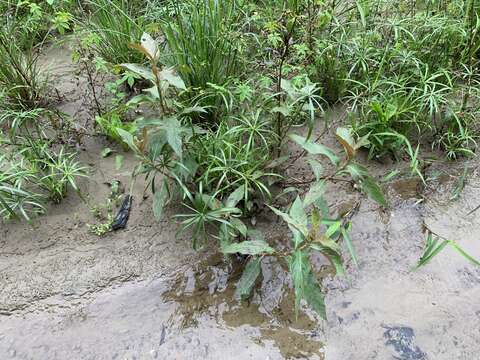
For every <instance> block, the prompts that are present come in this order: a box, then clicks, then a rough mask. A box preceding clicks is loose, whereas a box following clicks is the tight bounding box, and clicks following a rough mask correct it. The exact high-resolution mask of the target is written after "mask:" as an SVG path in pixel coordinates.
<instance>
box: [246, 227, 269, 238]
mask: <svg viewBox="0 0 480 360" xmlns="http://www.w3.org/2000/svg"><path fill="white" fill-rule="evenodd" d="M247 237H248V239H249V240H257V241H265V235H264V234H263V233H262V232H261V231H260V230H257V229H248V230H247Z"/></svg>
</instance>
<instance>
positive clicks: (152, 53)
mask: <svg viewBox="0 0 480 360" xmlns="http://www.w3.org/2000/svg"><path fill="white" fill-rule="evenodd" d="M129 46H130V47H131V48H132V49H136V50H138V51H140V52H141V53H142V54H144V55H145V56H146V57H147V58H148V59H149V60H150V61H152V62H156V61H157V60H158V58H159V56H160V52H159V50H158V46H157V42H156V41H155V40H154V39H153V38H152V37H151V36H150V34H148V33H143V34H142V38H141V39H140V44H130V45H129Z"/></svg>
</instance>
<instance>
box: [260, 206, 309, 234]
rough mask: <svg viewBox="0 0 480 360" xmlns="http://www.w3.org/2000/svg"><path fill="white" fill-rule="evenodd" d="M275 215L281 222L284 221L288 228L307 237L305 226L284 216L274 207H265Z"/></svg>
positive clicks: (288, 216)
mask: <svg viewBox="0 0 480 360" xmlns="http://www.w3.org/2000/svg"><path fill="white" fill-rule="evenodd" d="M267 206H268V207H269V208H270V209H271V210H272V211H273V212H274V213H275V214H276V215H278V216H280V217H281V218H282V219H283V221H285V222H286V223H287V224H288V227H289V228H290V230H291V229H294V230H298V231H299V232H300V233H302V234H303V235H304V236H305V237H306V236H308V228H307V226H306V225H304V224H301V223H299V222H297V221H295V220H294V219H293V218H292V217H291V216H290V215H288V214H285V213H284V212H282V211H280V210H278V209H275V208H274V207H271V206H269V205H267Z"/></svg>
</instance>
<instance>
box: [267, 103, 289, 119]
mask: <svg viewBox="0 0 480 360" xmlns="http://www.w3.org/2000/svg"><path fill="white" fill-rule="evenodd" d="M271 112H272V113H280V114H282V115H283V116H285V117H287V116H288V115H290V108H289V107H288V106H285V105H283V106H275V107H274V108H273V109H272V110H271Z"/></svg>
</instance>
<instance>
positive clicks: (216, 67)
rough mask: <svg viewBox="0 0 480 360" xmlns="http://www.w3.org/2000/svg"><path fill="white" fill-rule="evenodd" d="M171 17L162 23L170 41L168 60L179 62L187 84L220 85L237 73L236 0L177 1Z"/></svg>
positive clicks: (195, 86) (200, 87) (180, 71)
mask: <svg viewBox="0 0 480 360" xmlns="http://www.w3.org/2000/svg"><path fill="white" fill-rule="evenodd" d="M171 20H172V21H169V20H167V21H164V22H163V24H162V26H161V27H162V31H163V33H164V35H165V39H166V41H167V45H168V49H167V51H168V57H167V59H168V60H167V61H169V62H171V63H172V64H175V65H176V66H177V68H178V71H179V73H180V75H181V77H182V79H183V81H184V82H185V84H186V85H187V86H190V87H192V88H199V89H207V88H208V84H209V83H212V84H216V85H220V86H221V85H224V84H226V83H227V81H228V80H229V79H230V78H231V77H232V76H234V75H235V74H236V73H237V71H238V68H237V66H238V58H237V49H236V47H235V45H234V42H233V40H232V34H231V31H232V25H233V20H234V1H233V0H194V1H191V2H188V3H187V4H186V5H184V6H182V7H180V5H178V4H177V5H176V6H175V14H174V16H173V19H171Z"/></svg>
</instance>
